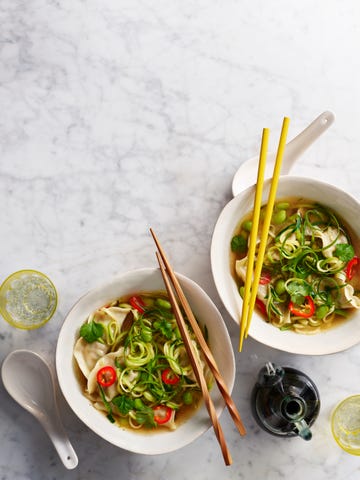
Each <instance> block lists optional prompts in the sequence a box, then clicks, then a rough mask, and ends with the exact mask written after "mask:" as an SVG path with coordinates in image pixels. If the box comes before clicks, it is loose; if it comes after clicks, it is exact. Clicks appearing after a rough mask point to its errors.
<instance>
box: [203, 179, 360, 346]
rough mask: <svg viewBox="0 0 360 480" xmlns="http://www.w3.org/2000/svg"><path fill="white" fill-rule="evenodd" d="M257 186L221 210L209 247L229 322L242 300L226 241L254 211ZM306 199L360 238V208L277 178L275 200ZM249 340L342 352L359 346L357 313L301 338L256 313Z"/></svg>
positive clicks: (306, 184)
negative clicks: (332, 214) (333, 214)
mask: <svg viewBox="0 0 360 480" xmlns="http://www.w3.org/2000/svg"><path fill="white" fill-rule="evenodd" d="M269 187H270V181H266V182H265V184H264V190H263V203H266V200H267V198H268V194H269ZM254 195H255V186H253V187H250V188H248V189H246V190H244V191H243V192H242V193H240V194H239V195H237V196H236V197H234V198H233V199H232V200H231V201H230V202H229V203H228V204H227V205H226V206H225V208H224V209H223V211H222V212H221V214H220V216H219V219H218V221H217V223H216V225H215V229H214V233H213V238H212V243H211V268H212V273H213V277H214V281H215V284H216V288H217V290H218V293H219V295H220V298H221V300H222V302H223V304H224V306H225V308H226V309H227V311H228V312H229V314H230V316H231V317H232V318H233V320H234V321H235V322H237V323H239V319H240V316H241V309H242V300H241V297H240V295H239V294H238V291H237V288H236V283H235V280H234V279H233V277H232V275H231V272H230V260H229V259H230V241H231V238H232V237H233V235H234V233H235V230H236V228H237V226H238V225H239V222H240V221H241V219H242V218H243V217H244V216H245V215H246V214H247V213H248V212H250V211H252V210H253V203H254ZM284 197H304V198H306V199H309V200H314V201H317V202H318V203H321V204H323V205H326V206H328V207H330V208H332V209H333V210H334V211H335V212H336V213H337V214H338V215H340V217H342V218H343V219H344V220H345V221H346V222H347V223H348V225H350V226H351V228H352V231H353V232H354V234H355V235H356V237H357V238H358V239H360V217H359V215H360V204H359V202H358V201H357V200H356V199H355V198H354V197H352V196H351V195H349V194H347V193H345V192H344V191H342V190H340V189H339V188H337V187H335V186H333V185H330V184H327V183H323V182H319V181H317V180H313V179H310V178H304V177H293V176H290V177H288V176H283V177H280V181H279V185H278V191H277V198H279V199H281V198H284ZM249 335H250V336H251V337H252V338H254V339H255V340H257V341H259V342H261V343H263V344H265V345H268V346H270V347H274V348H277V349H279V350H283V351H286V352H291V353H299V354H305V355H323V354H328V353H334V352H339V351H342V350H345V349H347V348H349V347H351V346H353V345H355V344H357V343H358V342H359V341H360V311H357V312H356V313H354V315H352V317H351V319H349V320H348V321H345V322H343V323H341V324H339V325H338V326H336V327H333V328H331V329H329V330H327V331H324V332H322V333H318V334H315V335H301V334H298V333H295V332H292V331H280V330H279V329H277V328H275V327H273V326H272V325H270V324H268V323H266V322H265V321H264V320H263V319H262V318H261V317H260V315H258V314H257V313H256V312H254V314H253V317H252V321H251V326H250V330H249Z"/></svg>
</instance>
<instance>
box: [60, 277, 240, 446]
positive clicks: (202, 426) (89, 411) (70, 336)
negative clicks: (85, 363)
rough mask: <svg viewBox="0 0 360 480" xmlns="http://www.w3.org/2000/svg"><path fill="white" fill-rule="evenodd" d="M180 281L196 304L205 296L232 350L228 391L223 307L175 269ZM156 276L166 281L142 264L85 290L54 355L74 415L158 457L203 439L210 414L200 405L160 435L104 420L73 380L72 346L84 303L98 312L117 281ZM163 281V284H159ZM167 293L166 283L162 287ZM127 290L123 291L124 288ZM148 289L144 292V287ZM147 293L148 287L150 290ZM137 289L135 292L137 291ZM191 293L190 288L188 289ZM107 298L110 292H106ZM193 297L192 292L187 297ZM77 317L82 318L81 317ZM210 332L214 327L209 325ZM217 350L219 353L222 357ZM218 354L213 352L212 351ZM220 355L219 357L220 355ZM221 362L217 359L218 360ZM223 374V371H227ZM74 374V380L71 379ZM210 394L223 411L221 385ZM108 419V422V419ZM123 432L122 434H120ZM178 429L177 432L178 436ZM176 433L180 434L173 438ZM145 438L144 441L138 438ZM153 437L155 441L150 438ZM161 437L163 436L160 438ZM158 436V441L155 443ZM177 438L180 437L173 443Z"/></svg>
mask: <svg viewBox="0 0 360 480" xmlns="http://www.w3.org/2000/svg"><path fill="white" fill-rule="evenodd" d="M175 274H176V276H177V278H178V280H179V282H180V284H181V285H182V287H183V288H184V291H185V294H186V295H187V291H190V292H193V296H194V298H195V299H196V298H198V300H197V301H198V302H199V303H200V299H201V300H204V299H205V300H206V307H205V309H206V311H209V312H210V314H211V315H213V316H214V317H213V320H211V321H212V323H213V324H214V325H215V324H216V323H218V325H217V327H216V328H217V329H218V330H219V332H220V334H221V335H219V337H220V338H221V339H222V345H224V344H227V346H228V348H227V349H224V350H225V352H226V353H225V357H226V362H227V372H226V374H225V376H226V379H227V387H228V390H229V393H231V391H232V389H233V387H234V383H235V368H236V367H235V357H234V351H233V348H232V344H231V340H230V336H229V333H228V330H227V327H226V325H225V322H224V319H223V318H222V316H221V314H220V312H219V310H218V309H217V307H216V305H215V304H214V302H213V301H212V300H211V298H210V297H209V296H208V294H207V293H206V292H205V291H204V290H203V289H202V287H200V285H198V284H197V283H196V282H194V281H193V280H191V279H190V278H188V277H186V276H185V275H182V274H180V273H178V272H175ZM154 275H155V278H156V279H157V280H159V281H160V282H162V277H161V273H160V269H159V268H139V269H134V270H128V271H126V272H122V273H120V274H118V275H116V276H114V277H113V278H112V279H110V280H108V281H106V282H103V283H102V284H100V285H98V286H97V287H95V288H93V289H91V290H89V291H88V292H87V293H85V294H84V295H82V296H81V297H80V298H79V299H78V300H77V301H76V302H75V304H74V305H73V306H72V308H71V309H70V310H69V312H68V314H67V315H66V317H65V319H64V322H63V325H62V327H61V329H60V332H59V336H58V341H57V345H56V353H55V365H56V373H57V378H58V383H59V386H60V390H61V391H62V393H63V395H64V397H65V399H66V401H67V403H68V404H69V406H70V408H71V409H72V410H73V412H74V413H75V415H76V416H77V417H78V418H79V419H80V420H81V421H82V422H83V423H84V424H85V425H86V426H87V427H88V428H90V429H91V430H92V431H93V432H95V433H96V434H97V435H99V436H100V437H101V438H103V439H105V440H107V441H108V442H110V443H112V444H113V445H115V446H118V447H120V448H123V449H125V450H128V451H131V452H134V453H141V454H148V455H156V454H162V453H168V452H171V451H174V450H177V449H179V448H182V447H184V446H186V445H188V444H189V443H191V442H192V441H194V440H195V439H197V438H198V437H200V436H201V435H202V434H203V433H205V432H206V431H207V430H208V429H209V428H210V427H211V422H210V418H209V416H208V414H207V411H206V408H205V407H204V405H202V406H201V407H200V408H199V409H197V411H196V412H195V413H194V415H192V416H191V417H190V418H189V420H188V421H185V422H184V423H182V424H181V425H179V427H178V428H177V429H176V430H175V431H173V432H171V431H169V432H161V433H159V434H156V433H145V434H143V435H142V434H141V433H139V432H135V433H134V432H132V431H130V430H128V429H123V428H121V427H118V426H114V425H112V424H111V423H110V422H108V420H107V419H106V418H105V416H104V415H103V414H101V412H99V411H98V410H96V409H95V408H94V407H93V406H92V404H91V402H90V401H89V400H88V399H86V397H85V396H84V394H83V392H82V391H81V388H80V385H79V381H78V380H77V379H76V378H75V376H76V375H75V371H74V368H73V367H74V365H73V358H72V353H73V346H74V343H75V341H76V339H77V332H78V329H79V328H80V325H81V324H82V323H83V322H84V320H85V318H86V317H85V316H84V315H83V313H82V314H81V318H80V312H81V311H82V308H84V306H85V305H87V304H89V306H88V308H87V309H86V310H87V311H88V312H89V313H91V311H94V309H93V307H92V306H91V307H90V305H93V303H94V297H95V298H97V297H99V296H100V295H101V294H104V292H108V291H111V289H112V288H114V286H115V285H119V289H120V288H121V287H120V285H121V284H124V285H126V282H127V281H129V279H132V280H134V279H136V278H137V279H138V280H139V281H140V282H141V280H144V279H145V280H146V279H151V278H153V277H152V276H154ZM161 285H162V284H161ZM161 289H163V290H164V291H165V286H164V287H163V288H161ZM158 290H159V288H154V291H158ZM123 291H124V289H123ZM143 291H145V290H143ZM147 291H150V290H149V289H147ZM130 293H132V292H131V291H126V287H125V291H124V293H122V292H120V293H119V294H118V296H117V297H116V296H115V298H119V297H121V296H122V295H127V294H130ZM133 293H136V292H135V291H134V292H133ZM188 293H189V292H188ZM105 296H106V295H105ZM189 296H190V295H189ZM102 298H103V297H102ZM111 298H114V295H110V294H107V299H108V300H110V299H111ZM189 302H190V303H191V299H190V298H189ZM95 303H97V308H98V307H100V306H101V305H104V304H106V301H104V302H103V301H102V299H100V298H99V301H97V302H96V301H95ZM77 316H78V317H77ZM200 321H201V319H200ZM209 330H210V331H211V328H209ZM218 341H219V340H218V339H216V340H215V343H218ZM70 352H71V358H68V354H69V353H70ZM219 353H220V352H218V357H219ZM221 355H222V356H223V355H224V351H222V352H221ZM214 356H215V354H214ZM219 358H220V357H219ZM217 360H218V359H217ZM223 373H225V372H223ZM69 375H70V378H69ZM210 395H211V397H212V398H213V400H214V404H215V408H216V411H217V414H218V416H219V415H220V414H221V413H222V411H223V410H224V407H225V402H224V401H223V398H222V397H221V395H220V393H219V391H218V388H217V386H216V384H215V382H214V386H213V387H212V388H211V390H210ZM104 419H105V421H104ZM192 419H196V422H195V420H194V427H193V428H189V425H191V421H192ZM120 432H122V433H120ZM176 432H178V433H177V434H176ZM175 435H176V436H175ZM143 437H144V438H145V439H146V442H145V441H143ZM139 439H141V441H139ZM150 439H151V441H149V440H150ZM159 439H163V440H161V441H160V440H159ZM155 440H156V441H155ZM175 440H176V441H175Z"/></svg>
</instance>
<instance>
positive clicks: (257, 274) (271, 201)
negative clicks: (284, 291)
mask: <svg viewBox="0 0 360 480" xmlns="http://www.w3.org/2000/svg"><path fill="white" fill-rule="evenodd" d="M289 123H290V119H289V118H288V117H285V118H284V121H283V125H282V129H281V135H280V140H279V146H278V150H277V154H276V161H275V166H274V171H273V176H272V180H271V186H270V192H269V196H268V201H267V205H266V210H265V217H264V222H263V227H262V232H261V238H260V245H259V250H258V255H257V260H256V265H255V272H254V279H253V282H252V288H251V296H250V301H249V311H248V317H247V322H246V330H245V337H247V335H248V332H249V329H250V324H251V318H252V314H253V311H254V307H255V301H256V295H257V290H258V286H259V281H260V275H261V270H262V265H263V262H264V256H265V249H266V244H267V238H268V234H269V228H270V222H271V217H272V213H273V209H274V203H275V197H276V191H277V186H278V183H279V177H280V171H281V164H282V159H283V156H284V150H285V146H286V137H287V132H288V129H289Z"/></svg>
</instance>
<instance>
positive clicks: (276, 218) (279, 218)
mask: <svg viewBox="0 0 360 480" xmlns="http://www.w3.org/2000/svg"><path fill="white" fill-rule="evenodd" d="M285 220H286V210H279V211H277V212H274V213H273V215H272V222H273V223H275V225H280V224H281V223H284V222H285Z"/></svg>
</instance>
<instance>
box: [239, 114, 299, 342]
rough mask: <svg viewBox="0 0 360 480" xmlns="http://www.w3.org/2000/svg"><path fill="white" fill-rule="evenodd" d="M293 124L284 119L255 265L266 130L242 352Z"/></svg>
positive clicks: (266, 138)
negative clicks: (288, 138) (287, 141)
mask: <svg viewBox="0 0 360 480" xmlns="http://www.w3.org/2000/svg"><path fill="white" fill-rule="evenodd" d="M289 123H290V119H289V118H287V117H285V118H284V120H283V125H282V129H281V134H280V140H279V145H278V150H277V154H276V160H275V165H274V170H273V175H272V179H271V185H270V191H269V196H268V200H267V205H266V210H265V216H264V221H263V225H262V230H261V237H260V244H259V248H258V254H257V259H256V263H255V249H256V241H257V236H258V230H259V220H260V209H261V201H262V194H263V185H264V176H265V166H266V156H267V148H268V143H269V135H270V131H269V129H268V128H264V129H263V134H262V139H261V148H260V157H259V166H258V173H257V181H256V190H255V199H254V211H253V218H252V227H251V232H250V240H249V250H248V264H247V268H246V276H245V287H244V298H243V306H242V312H241V321H240V341H239V351H241V349H242V346H243V341H244V337H247V335H248V332H249V329H250V323H251V318H252V314H253V311H254V307H255V302H256V295H257V290H258V287H259V281H260V276H261V269H262V266H263V262H264V256H265V249H266V244H267V238H268V235H269V228H270V223H271V217H272V213H273V210H274V203H275V197H276V191H277V186H278V183H279V177H280V170H281V164H282V159H283V156H284V150H285V146H286V137H287V132H288V129H289ZM254 263H255V271H254Z"/></svg>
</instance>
